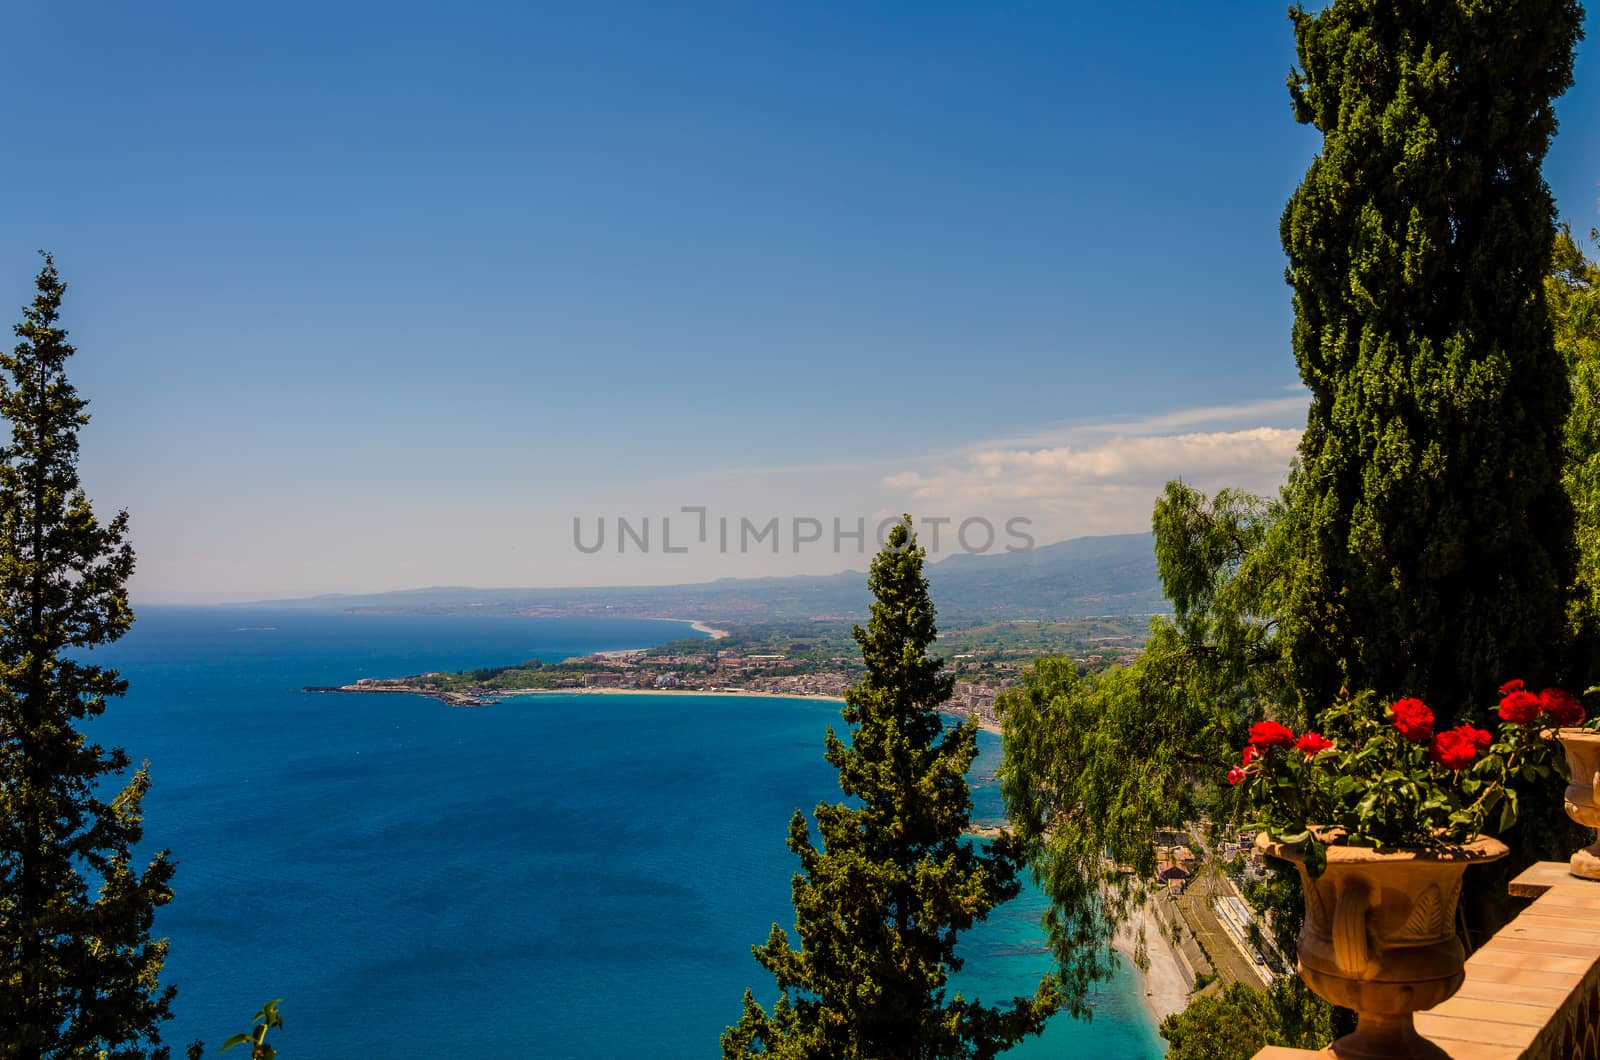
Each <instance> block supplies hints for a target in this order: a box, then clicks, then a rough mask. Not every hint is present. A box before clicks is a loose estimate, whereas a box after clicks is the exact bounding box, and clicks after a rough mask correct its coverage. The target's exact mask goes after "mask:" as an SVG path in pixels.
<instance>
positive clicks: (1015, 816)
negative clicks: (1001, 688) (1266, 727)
mask: <svg viewBox="0 0 1600 1060" xmlns="http://www.w3.org/2000/svg"><path fill="white" fill-rule="evenodd" d="M1275 511H1276V508H1275V506H1273V505H1270V504H1268V503H1266V502H1264V501H1262V500H1260V499H1258V498H1253V497H1250V496H1248V495H1245V494H1239V493H1230V492H1224V493H1222V494H1219V495H1218V496H1217V498H1216V499H1215V501H1214V502H1208V501H1207V499H1206V498H1205V497H1204V496H1203V495H1201V494H1200V493H1198V492H1196V491H1195V490H1193V489H1191V488H1190V487H1188V486H1185V485H1183V484H1182V483H1171V484H1169V485H1168V486H1167V490H1166V493H1165V494H1164V496H1163V497H1162V499H1161V501H1160V502H1159V503H1158V504H1157V506H1156V513H1155V519H1154V522H1155V527H1156V552H1157V564H1158V569H1159V570H1160V573H1161V578H1162V582H1163V584H1164V585H1165V586H1166V587H1167V591H1168V592H1169V594H1170V595H1171V597H1172V599H1173V601H1174V604H1175V606H1176V610H1177V614H1176V617H1175V618H1174V620H1172V621H1167V620H1162V619H1157V620H1156V621H1155V622H1153V623H1152V624H1151V633H1150V640H1149V642H1148V644H1147V645H1146V648H1145V651H1144V654H1143V655H1141V656H1140V657H1139V658H1138V659H1137V660H1136V661H1134V662H1133V663H1132V664H1130V665H1128V666H1125V667H1119V668H1116V669H1112V670H1109V671H1106V672H1105V673H1103V674H1099V675H1094V676H1091V677H1088V678H1081V677H1080V676H1079V675H1078V672H1077V668H1076V667H1075V666H1074V665H1073V663H1072V661H1071V660H1069V659H1060V658H1055V659H1043V660H1040V661H1039V662H1038V663H1037V664H1036V665H1035V666H1034V668H1033V669H1032V670H1031V671H1030V672H1028V673H1027V674H1026V675H1025V676H1024V678H1023V681H1022V683H1021V684H1020V685H1019V686H1018V687H1016V688H1014V689H1011V690H1009V691H1007V692H1006V693H1005V694H1003V695H1002V696H1001V697H1000V699H999V700H998V701H997V703H996V709H997V711H998V712H999V713H1000V715H1001V720H1002V722H1003V724H1004V727H1005V752H1004V753H1005V757H1004V760H1003V762H1002V765H1001V768H1000V774H999V776H1000V785H1001V792H1002V794H1003V796H1004V797H1005V801H1006V809H1007V812H1008V814H1009V815H1010V817H1011V820H1012V822H1013V825H1014V827H1015V828H1016V833H1017V836H1018V838H1019V839H1020V840H1021V841H1022V842H1023V843H1024V845H1025V848H1026V850H1027V853H1028V856H1029V860H1030V863H1031V864H1032V866H1033V870H1034V873H1035V874H1036V876H1037V877H1038V879H1039V882H1040V885H1041V886H1042V887H1043V889H1044V890H1045V892H1046V893H1047V894H1048V895H1049V896H1050V898H1051V906H1050V909H1049V911H1048V912H1047V913H1046V919H1045V926H1046V929H1047V932H1048V935H1049V938H1050V943H1051V947H1052V949H1053V950H1054V952H1055V955H1056V958H1057V961H1058V963H1059V965H1060V967H1061V975H1062V984H1061V985H1062V997H1063V1003H1064V1005H1065V1006H1066V1008H1067V1009H1068V1010H1069V1011H1070V1012H1072V1013H1073V1015H1075V1016H1077V1017H1079V1018H1088V1017H1089V1016H1090V1014H1091V1011H1092V1010H1091V1009H1090V1008H1089V1006H1088V996H1089V993H1090V991H1091V989H1092V987H1093V985H1094V983H1095V982H1097V981H1099V980H1103V979H1106V978H1109V977H1110V975H1111V973H1112V971H1113V970H1114V968H1115V967H1116V963H1117V961H1118V956H1117V953H1116V950H1115V947H1114V945H1113V943H1114V941H1115V938H1116V933H1117V929H1118V928H1119V926H1120V925H1122V924H1123V923H1124V922H1126V921H1127V920H1128V919H1129V917H1130V915H1131V914H1132V912H1133V911H1134V910H1135V909H1136V908H1137V907H1138V905H1139V904H1140V903H1141V902H1143V901H1144V900H1145V899H1146V898H1147V897H1148V895H1149V893H1150V891H1151V887H1152V879H1153V872H1154V869H1155V846H1154V834H1155V832H1156V831H1157V830H1158V829H1168V828H1185V827H1187V826H1188V822H1190V821H1191V820H1194V819H1196V818H1198V817H1200V816H1203V815H1209V816H1211V817H1212V818H1213V819H1216V820H1224V819H1226V818H1227V817H1228V816H1229V814H1230V812H1231V806H1232V802H1231V799H1229V798H1227V797H1226V796H1225V795H1224V793H1223V791H1219V790H1218V783H1217V782H1218V781H1219V780H1220V771H1219V770H1217V768H1216V766H1215V764H1214V763H1215V762H1218V761H1221V760H1222V757H1223V756H1225V755H1228V754H1231V753H1232V750H1231V749H1232V748H1236V747H1238V746H1240V745H1241V744H1242V743H1243V741H1244V736H1245V732H1246V729H1247V728H1248V727H1249V724H1250V723H1251V722H1252V721H1254V720H1256V719H1258V718H1260V717H1261V715H1262V713H1263V711H1264V710H1265V709H1266V707H1267V706H1268V705H1270V704H1272V703H1274V702H1275V701H1276V700H1277V698H1278V696H1279V694H1280V690H1281V687H1282V680H1283V677H1282V670H1281V666H1280V663H1279V656H1278V654H1277V651H1276V648H1275V646H1274V641H1273V626H1272V624H1271V622H1270V620H1267V619H1264V618H1263V617H1262V616H1266V615H1270V614H1271V610H1272V599H1273V598H1272V596H1271V589H1272V587H1273V586H1274V585H1275V584H1276V579H1275V577H1274V576H1273V573H1272V565H1273V564H1274V563H1275V562H1276V561H1277V556H1278V555H1279V551H1280V550H1279V548H1278V547H1277V546H1276V545H1275V543H1274V541H1275V539H1274V537H1273V531H1272V527H1273V526H1274V525H1275V523H1274V513H1275Z"/></svg>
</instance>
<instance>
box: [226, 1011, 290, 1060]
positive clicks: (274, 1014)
mask: <svg viewBox="0 0 1600 1060" xmlns="http://www.w3.org/2000/svg"><path fill="white" fill-rule="evenodd" d="M282 1002H283V998H281V997H280V998H277V999H276V1000H273V1001H268V1002H267V1003H266V1004H264V1005H262V1006H261V1011H259V1012H257V1013H256V1015H255V1026H254V1027H252V1028H250V1030H248V1031H246V1032H244V1033H242V1034H235V1035H234V1036H233V1037H231V1038H229V1039H228V1040H227V1041H225V1042H223V1043H222V1047H221V1048H220V1049H218V1050H217V1051H218V1052H219V1053H225V1052H227V1051H228V1050H229V1049H232V1048H233V1047H234V1046H236V1045H248V1046H250V1060H276V1058H277V1055H278V1052H277V1050H276V1049H274V1048H272V1046H270V1045H268V1044H267V1032H268V1031H272V1030H277V1029H279V1028H280V1027H282V1026H283V1017H282V1016H280V1015H279V1014H278V1005H279V1004H281V1003H282Z"/></svg>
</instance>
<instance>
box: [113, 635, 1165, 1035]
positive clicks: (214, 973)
mask: <svg viewBox="0 0 1600 1060" xmlns="http://www.w3.org/2000/svg"><path fill="white" fill-rule="evenodd" d="M686 629H687V627H685V626H683V625H682V624H678V623H668V622H645V621H624V620H570V619H528V618H492V617H477V618H458V617H423V616H400V615H396V616H368V615H348V614H342V613H325V612H316V611H295V610H281V609H239V608H157V607H147V608H143V609H141V611H140V614H139V620H138V622H137V624H136V625H135V627H134V629H133V631H132V632H131V633H130V634H129V635H128V636H127V637H125V638H124V639H123V640H122V641H120V642H118V643H117V644H114V645H110V646H107V647H102V648H100V649H97V650H95V651H94V652H93V653H92V656H91V657H92V658H93V659H94V660H95V661H97V662H101V663H103V664H107V665H115V666H117V667H119V668H120V669H121V670H122V671H123V674H124V676H126V677H127V678H128V679H129V681H130V682H131V690H130V692H129V694H128V696H127V697H126V698H125V699H124V700H121V701H116V702H113V703H112V705H111V706H110V708H109V709H108V711H107V713H106V714H105V716H104V717H102V718H101V719H99V720H97V721H95V722H93V723H92V724H91V730H90V731H91V734H92V735H93V736H94V737H95V738H97V739H100V740H102V741H105V742H113V743H116V744H120V745H122V746H125V747H126V748H127V749H128V751H129V753H130V754H131V755H132V756H133V758H134V760H135V761H138V760H140V759H148V760H149V762H150V769H151V776H152V779H153V782H154V787H153V789H152V791H151V793H150V796H149V798H148V800H147V802H146V828H147V839H148V840H149V841H150V843H151V844H152V845H154V846H164V847H169V848H170V849H171V850H172V852H173V856H174V858H175V859H176V861H177V863H178V873H177V878H176V881H175V884H174V887H175V890H176V892H177V897H176V899H175V900H174V901H173V902H172V903H171V904H170V905H169V906H167V907H166V908H165V909H164V910H162V912H161V914H160V916H159V918H158V921H157V929H158V931H159V932H160V933H162V934H164V935H166V936H168V937H169V938H170V939H171V947H172V948H171V953H170V955H169V957H168V960H167V966H166V972H165V976H164V979H165V981H167V982H170V983H174V984H176V985H177V987H178V991H179V993H178V1000H177V1003H176V1013H177V1016H176V1019H175V1020H173V1021H172V1023H170V1024H168V1025H167V1030H166V1031H165V1032H164V1039H165V1040H166V1042H167V1043H168V1044H170V1045H172V1046H174V1052H175V1053H177V1054H180V1055H181V1052H182V1046H183V1045H184V1044H186V1043H187V1042H189V1041H190V1040H192V1039H194V1038H196V1037H199V1038H204V1039H205V1040H206V1041H207V1042H208V1043H209V1045H210V1046H211V1047H212V1049H214V1048H215V1046H216V1045H217V1044H219V1043H220V1042H221V1041H222V1039H224V1038H226V1037H227V1036H228V1035H230V1034H232V1033H234V1032H236V1031H241V1030H244V1029H246V1028H247V1026H248V1024H249V1017H250V1016H251V1014H252V1013H254V1012H255V1010H256V1008H257V1007H258V1006H259V1004H260V1003H261V1002H262V1001H263V1000H266V999H268V998H278V997H281V998H283V999H284V1000H283V1005H282V1012H283V1016H284V1021H285V1027H284V1029H283V1030H282V1031H280V1032H277V1033H276V1034H275V1035H274V1039H273V1040H274V1041H275V1042H276V1044H277V1046H278V1048H279V1050H280V1054H281V1055H282V1056H283V1057H284V1058H285V1060H310V1058H318V1060H320V1058H344V1057H367V1056H382V1057H386V1058H389V1060H399V1058H409V1057H416V1058H433V1057H441V1056H457V1057H464V1058H478V1057H483V1058H502V1057H504V1058H513V1057H514V1058H529V1057H539V1058H546V1057H548V1058H561V1057H584V1058H611V1057H617V1056H648V1057H653V1058H664V1060H670V1058H678V1057H684V1058H688V1057H710V1056H716V1055H718V1043H717V1036H718V1035H719V1033H720V1032H721V1031H722V1029H723V1028H724V1026H725V1025H727V1024H728V1023H730V1022H732V1021H734V1020H735V1019H736V1018H737V1017H738V1015H739V1002H740V997H741V995H742V993H743V991H744V988H745V987H746V986H752V987H754V988H755V990H756V994H757V996H758V997H759V998H761V999H762V1000H764V1001H765V1000H770V997H771V995H772V993H773V991H772V984H771V980H770V978H768V977H766V975H765V973H764V972H762V970H761V969H760V968H759V967H758V966H757V965H756V963H755V962H754V960H753V959H752V958H751V956H750V946H751V945H752V944H753V943H756V942H759V941H762V940H764V939H765V937H766V935H767V933H768V931H769V930H770V928H771V925H772V923H773V922H774V921H778V922H780V923H782V924H783V925H784V926H785V927H790V926H792V923H793V915H792V910H791V908H790V905H789V880H790V876H791V874H792V872H793V871H794V860H793V858H792V856H791V855H790V854H789V852H788V851H787V850H786V849H785V847H784V836H785V832H786V826H787V821H788V819H789V816H790V814H791V813H792V812H793V811H794V809H795V807H797V806H802V807H805V808H806V809H807V810H809V809H810V808H811V807H812V806H813V805H814V804H815V803H816V802H817V801H819V800H821V799H829V800H832V799H836V798H837V797H838V789H837V786H836V785H835V782H834V775H833V771H832V769H831V767H829V766H828V765H827V763H825V762H824V761H823V760H822V734H823V729H824V727H825V726H826V725H828V724H829V723H837V722H838V708H837V705H836V704H832V703H825V702H817V701H809V700H796V699H778V698H742V697H728V696H691V695H683V696H677V697H662V696H627V695H613V696H581V695H540V696H523V697H518V698H515V699H511V700H508V701H506V702H504V703H501V704H497V705H494V706H489V707H485V708H479V709H459V708H450V707H446V706H444V705H443V704H441V703H438V702H436V701H433V700H428V699H421V698H416V697H410V696H376V695H367V696H363V695H337V694H317V693H307V692H303V691H301V689H302V688H303V687H304V686H306V685H325V684H339V683H344V682H348V681H353V680H355V679H357V678H360V677H371V676H393V675H397V674H405V673H417V672H422V671H427V670H434V669H457V668H462V667H471V666H485V665H496V664H507V663H515V662H518V661H520V660H523V659H527V658H533V657H538V658H541V659H545V660H556V659H561V658H565V657H567V656H570V655H575V654H581V653H585V652H590V651H597V650H605V649H615V648H630V647H642V646H646V645H651V644H658V643H661V642H663V641H665V640H667V639H670V638H672V637H678V636H683V635H685V633H686ZM998 758H999V749H998V743H997V741H996V740H995V739H993V738H992V737H987V736H985V737H984V738H983V743H982V755H981V757H980V759H979V761H978V762H977V764H976V765H975V767H974V773H973V779H974V782H975V784H977V785H978V787H977V790H976V793H975V799H976V804H977V816H978V817H979V818H980V819H983V818H986V817H987V818H997V817H998V816H999V814H1000V806H999V799H998V796H997V793H996V792H995V790H994V785H993V772H994V769H995V766H996V765H997V763H998ZM1042 902H1043V899H1042V897H1041V896H1040V895H1039V894H1038V893H1037V892H1035V891H1029V892H1027V893H1026V894H1025V895H1024V896H1023V897H1022V898H1021V899H1019V900H1017V901H1015V902H1013V903H1010V904H1008V905H1006V906H1003V907H1001V908H1000V909H999V910H997V911H996V913H995V914H994V915H993V917H992V918H991V920H990V921H989V922H988V923H986V924H984V925H982V926H981V927H980V928H979V929H977V930H975V931H974V932H972V933H971V934H970V935H968V936H966V937H965V939H964V942H963V949H962V952H963V954H964V955H965V957H966V959H967V961H968V965H967V968H966V970H965V971H964V972H963V973H962V975H961V976H960V978H959V985H960V986H961V988H962V989H963V990H965V991H966V992H967V994H968V995H969V996H977V997H980V998H983V999H986V1000H999V999H1005V998H1010V997H1012V996H1014V995H1016V994H1019V993H1028V992H1031V990H1032V988H1033V985H1034V984H1035V983H1036V982H1037V979H1038V976H1039V975H1040V974H1041V973H1043V972H1044V971H1046V970H1047V969H1048V968H1049V964H1050V962H1049V958H1048V957H1047V956H1046V955H1045V954H1044V952H1043V951H1042V947H1041V944H1040V937H1039V930H1038V918H1039V915H1040V912H1041V910H1042V907H1043V906H1042ZM1136 992H1137V987H1136V985H1135V981H1134V979H1133V977H1132V974H1131V973H1130V972H1127V971H1124V972H1123V974H1121V975H1120V976H1119V977H1118V978H1117V979H1115V980H1114V981H1113V982H1111V983H1109V984H1107V985H1106V986H1105V987H1103V988H1102V991H1101V994H1100V996H1099V999H1098V1005H1097V1008H1096V1013H1097V1015H1096V1018H1095V1019H1094V1020H1093V1021H1092V1022H1090V1023H1079V1022H1074V1021H1072V1020H1069V1019H1066V1018H1057V1019H1056V1020H1055V1021H1053V1022H1052V1024H1051V1025H1050V1027H1049V1028H1048V1029H1047V1031H1046V1033H1045V1035H1044V1036H1043V1037H1042V1038H1040V1039H1035V1040H1031V1041H1029V1042H1026V1043H1024V1044H1023V1045H1022V1046H1020V1047H1018V1048H1017V1049H1016V1050H1014V1051H1013V1052H1012V1053H1011V1054H1008V1055H1012V1056H1017V1057H1023V1058H1039V1057H1078V1056H1084V1055H1093V1056H1095V1057H1096V1058H1097V1060H1117V1058H1127V1060H1146V1058H1150V1057H1157V1056H1160V1055H1161V1053H1162V1048H1161V1043H1160V1039H1159V1038H1158V1037H1157V1035H1156V1034H1155V1032H1154V1030H1153V1029H1152V1028H1151V1026H1150V1024H1149V1021H1148V1019H1147V1017H1146V1016H1145V1014H1144V1011H1143V1009H1142V1006H1141V1005H1140V1004H1139V998H1138V997H1137V996H1136ZM230 1055H231V1054H230Z"/></svg>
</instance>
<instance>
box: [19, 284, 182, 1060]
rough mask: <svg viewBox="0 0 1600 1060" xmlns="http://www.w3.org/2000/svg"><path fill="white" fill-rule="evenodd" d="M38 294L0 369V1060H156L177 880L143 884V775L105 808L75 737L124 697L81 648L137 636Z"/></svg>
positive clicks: (127, 568) (86, 744) (52, 301)
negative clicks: (92, 499) (167, 914)
mask: <svg viewBox="0 0 1600 1060" xmlns="http://www.w3.org/2000/svg"><path fill="white" fill-rule="evenodd" d="M36 285H37V288H38V293H37V295H36V297H35V298H34V300H33V303H32V304H31V305H30V306H28V307H27V308H26V309H25V310H24V314H25V315H24V317H23V320H22V322H21V323H20V324H18V325H16V327H15V331H16V334H17V338H18V339H19V340H20V341H19V342H18V344H17V345H16V347H15V348H14V349H13V350H12V352H11V353H10V354H9V355H6V354H0V416H3V417H4V418H5V420H6V422H7V423H8V424H9V426H10V428H11V439H10V443H9V444H8V445H6V446H5V447H4V449H3V450H0V965H3V966H4V968H5V974H4V975H3V976H0V1028H4V1036H3V1037H4V1040H3V1041H0V1056H3V1057H7V1058H16V1060H41V1058H46V1057H50V1058H56V1057H61V1058H65V1057H83V1056H96V1055H99V1056H105V1057H114V1058H124V1057H126V1058H132V1057H165V1056H166V1055H167V1050H166V1049H165V1048H162V1047H161V1046H160V1034H159V1032H158V1027H159V1024H160V1023H161V1021H163V1020H165V1019H167V1018H168V1017H169V1011H168V1009H169V1005H170V1002H171V999H172V995H173V990H172V989H171V988H170V987H167V988H163V987H161V985H160V984H159V983H158V981H157V976H158V975H159V973H160V971H161V964H162V960H163V958H164V957H165V955H166V942H165V940H157V939H152V938H151V935H150V929H151V924H152V920H153V918H154V914H155V910H156V908H157V907H158V906H160V905H163V904H164V903H166V902H167V901H168V900H170V899H171V897H172V892H171V890H170V889H169V887H168V881H169V880H170V879H171V876H172V864H171V863H170V862H169V861H168V860H167V855H166V853H165V852H162V853H160V854H157V855H155V857H154V858H153V859H151V860H150V861H149V862H148V863H147V864H145V866H144V867H143V869H142V870H136V868H135V865H134V859H133V853H132V848H133V847H134V846H135V845H136V844H137V843H138V842H139V841H140V839H141V837H142V834H143V827H142V821H141V812H140V802H141V800H142V798H143V797H144V794H145V791H146V789H147V788H148V787H149V776H148V773H147V772H146V770H145V769H143V768H141V769H139V770H138V771H136V772H135V773H134V774H133V775H132V777H131V778H130V779H129V780H128V782H127V783H126V784H125V785H124V786H123V787H122V788H121V790H120V791H119V792H114V793H112V792H107V791H106V784H107V782H108V781H109V780H110V779H111V778H113V777H116V776H119V775H121V774H123V773H124V772H125V771H126V769H127V768H128V765H129V759H128V756H127V754H126V753H125V752H124V751H122V750H120V749H107V748H104V747H101V746H100V745H98V744H95V743H93V742H91V741H90V740H89V739H87V738H86V736H85V735H84V733H83V732H82V731H81V729H80V726H81V724H82V723H83V722H85V721H86V720H88V719H90V718H93V717H95V716H97V715H99V714H101V713H102V712H103V711H104V710H105V706H106V700H107V699H108V698H110V697H113V696H119V695H121V694H123V692H124V691H125V690H126V687H127V684H126V682H125V681H123V680H122V679H121V678H119V677H118V675H117V673H116V672H115V671H114V670H109V669H106V668H104V667H99V666H95V665H92V664H90V663H89V662H87V661H85V659H84V656H83V650H84V649H89V648H93V647H94V646H96V645H99V644H105V643H108V642H110V641H113V640H116V639H117V638H118V637H120V636H121V635H122V634H123V633H125V632H126V631H127V629H128V627H129V625H130V624H131V623H132V621H133V615H132V613H131V612H130V611H129V609H128V598H127V588H126V583H127V579H128V576H129V575H130V574H131V573H132V571H133V551H132V549H131V548H130V547H129V545H128V542H127V529H128V516H127V513H126V512H119V513H117V515H116V516H115V517H114V518H113V519H112V520H111V521H110V522H108V523H104V524H102V523H101V522H100V521H99V520H98V519H97V518H96V517H95V514H94V511H93V510H92V508H91V507H90V504H89V501H88V499H87V498H86V497H85V496H84V493H83V490H82V488H81V487H80V486H79V482H78V468H77V463H78V431H79V429H80V428H81V427H82V426H83V425H84V424H85V423H87V422H88V416H87V414H86V413H85V412H84V408H85V405H86V402H85V401H84V400H83V399H82V398H80V397H78V395H77V392H76V391H75V390H74V388H73V386H72V384H71V383H69V382H68V381H67V377H66V362H67V358H69V357H70V356H71V355H72V353H73V348H72V347H71V346H70V345H68V344H67V341H66V337H67V333H66V332H65V331H64V330H63V329H61V328H60V327H59V326H58V324H57V322H58V320H59V316H60V308H61V297H62V294H63V292H64V291H65V290H66V286H65V284H63V283H62V282H61V279H60V277H59V276H58V275H57V273H56V267H55V263H54V262H53V261H52V260H51V259H50V257H49V256H48V255H46V256H45V261H44V267H43V269H41V270H40V272H39V276H38V280H37V281H36ZM108 794H109V795H110V798H109V801H107V799H106V798H105V796H106V795H108Z"/></svg>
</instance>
